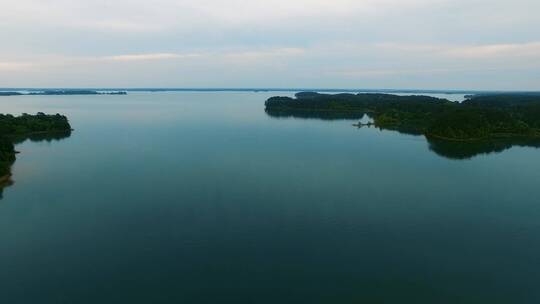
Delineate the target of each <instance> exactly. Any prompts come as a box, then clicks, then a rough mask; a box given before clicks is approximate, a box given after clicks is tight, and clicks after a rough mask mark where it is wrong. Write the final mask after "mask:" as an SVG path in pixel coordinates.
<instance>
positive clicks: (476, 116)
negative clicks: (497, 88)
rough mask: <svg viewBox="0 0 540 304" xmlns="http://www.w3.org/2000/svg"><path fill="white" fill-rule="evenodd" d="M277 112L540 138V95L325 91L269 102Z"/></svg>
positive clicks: (437, 131) (410, 129)
mask: <svg viewBox="0 0 540 304" xmlns="http://www.w3.org/2000/svg"><path fill="white" fill-rule="evenodd" d="M265 106H266V112H267V113H268V114H269V115H272V116H300V117H310V116H315V117H320V118H325V117H327V118H328V117H330V118H361V117H362V116H364V115H365V114H367V115H368V116H370V117H371V118H372V119H373V121H374V125H375V126H376V127H378V128H382V129H389V130H396V131H400V132H404V133H411V134H418V135H421V134H423V135H425V136H426V137H427V138H428V139H429V138H432V139H439V140H448V141H483V140H487V139H511V138H514V139H515V138H540V96H538V95H534V94H533V95H527V94H523V95H510V94H501V95H478V96H470V97H469V98H468V99H467V100H465V101H464V102H462V103H458V102H452V101H449V100H447V99H441V98H435V97H429V96H398V95H391V94H371V93H369V94H366V93H361V94H334V95H331V94H320V93H313V92H302V93H298V94H296V98H290V97H272V98H270V99H268V100H267V101H266V103H265Z"/></svg>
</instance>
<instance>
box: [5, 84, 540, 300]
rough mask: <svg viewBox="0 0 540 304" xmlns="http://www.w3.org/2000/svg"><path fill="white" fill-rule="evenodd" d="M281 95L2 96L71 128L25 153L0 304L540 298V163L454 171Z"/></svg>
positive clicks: (411, 139)
mask: <svg viewBox="0 0 540 304" xmlns="http://www.w3.org/2000/svg"><path fill="white" fill-rule="evenodd" d="M287 94H288V93H287ZM271 95H273V94H272V93H249V92H242V93H237V92H236V93H235V92H206V93H197V92H171V93H132V94H130V95H128V96H21V97H9V98H2V99H0V112H9V113H14V114H18V113H22V112H29V113H34V112H37V111H43V112H47V113H56V112H60V113H63V114H66V115H68V116H69V118H70V120H71V123H72V126H73V127H74V128H75V131H74V132H73V133H72V135H71V136H70V137H68V138H64V139H62V140H55V141H35V142H32V141H26V142H24V143H22V144H20V145H18V146H17V150H19V151H21V152H22V153H21V154H19V155H18V159H17V161H16V163H15V165H14V167H13V174H14V176H13V180H14V182H15V183H14V184H13V185H12V186H11V187H8V188H6V189H5V190H4V195H3V199H2V200H0V302H1V303H10V304H17V303H45V304H48V303H538V302H540V290H539V289H538V288H537V286H538V283H539V282H540V188H539V185H540V150H538V149H534V148H530V147H513V148H510V149H507V150H504V151H503V152H499V153H495V152H494V153H488V152H489V151H487V152H486V153H487V154H486V153H481V154H478V155H476V156H472V158H469V157H467V159H464V160H456V159H452V158H448V157H445V156H443V155H441V154H437V153H434V151H432V150H430V149H429V143H428V142H427V141H426V140H425V139H424V138H423V137H416V136H412V135H404V134H400V133H396V132H391V131H380V130H377V129H368V128H363V129H357V128H354V127H352V126H351V124H352V122H351V121H348V120H334V121H329V120H318V119H298V118H296V119H295V118H273V117H270V116H268V115H267V114H265V112H264V101H265V99H266V98H267V97H269V96H271Z"/></svg>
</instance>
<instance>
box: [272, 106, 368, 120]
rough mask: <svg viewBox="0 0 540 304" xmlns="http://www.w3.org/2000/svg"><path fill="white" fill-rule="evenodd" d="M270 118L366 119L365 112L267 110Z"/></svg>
mask: <svg viewBox="0 0 540 304" xmlns="http://www.w3.org/2000/svg"><path fill="white" fill-rule="evenodd" d="M265 112H266V114H267V115H268V116H270V117H272V118H302V119H319V120H347V119H361V118H363V117H364V115H365V113H364V112H355V113H350V112H349V113H347V112H325V111H280V110H269V109H265Z"/></svg>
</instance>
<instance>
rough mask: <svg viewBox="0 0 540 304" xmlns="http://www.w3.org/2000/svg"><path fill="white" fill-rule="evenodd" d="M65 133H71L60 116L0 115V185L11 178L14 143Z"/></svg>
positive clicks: (66, 120)
mask: <svg viewBox="0 0 540 304" xmlns="http://www.w3.org/2000/svg"><path fill="white" fill-rule="evenodd" d="M66 132H67V133H70V132H71V126H70V124H69V121H68V119H67V117H66V116H63V115H60V114H55V115H46V114H44V113H41V112H39V113H37V114H36V115H29V114H22V115H21V116H13V115H10V114H0V183H5V182H6V181H8V180H9V178H10V176H11V165H12V164H13V163H14V162H15V158H16V157H15V155H16V153H17V152H16V151H15V147H14V143H17V142H20V141H21V140H24V139H26V138H32V137H35V136H38V135H51V136H54V135H55V134H58V133H62V134H65V133H66Z"/></svg>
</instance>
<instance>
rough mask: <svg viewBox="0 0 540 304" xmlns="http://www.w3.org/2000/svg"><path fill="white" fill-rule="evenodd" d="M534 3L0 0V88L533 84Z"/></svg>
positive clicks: (539, 82) (538, 44) (536, 85)
mask: <svg viewBox="0 0 540 304" xmlns="http://www.w3.org/2000/svg"><path fill="white" fill-rule="evenodd" d="M538 12H540V1H538V0H513V1H509V0H326V1H323V0H267V1H263V0H229V1H216V0H175V1H173V0H154V1H150V0H144V1H143V0H129V1H128V0H109V1H105V0H0V41H1V47H0V87H4V88H5V87H126V88H136V87H189V88H196V87H222V88H233V87H244V88H246V87H274V88H278V87H279V88H381V89H383V88H384V89H388V88H394V89H470V90H540V18H539V17H538Z"/></svg>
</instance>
